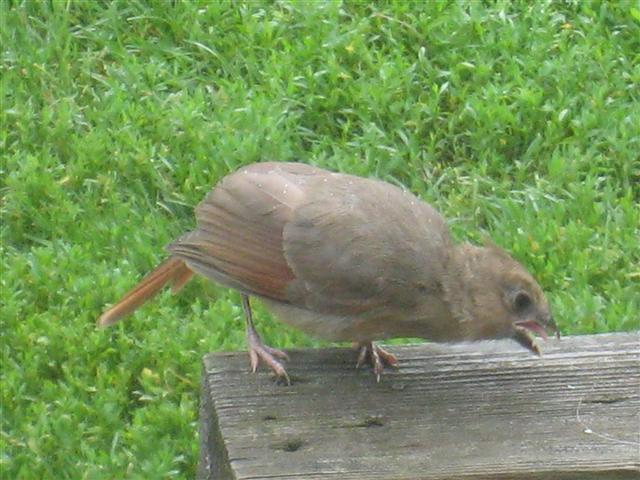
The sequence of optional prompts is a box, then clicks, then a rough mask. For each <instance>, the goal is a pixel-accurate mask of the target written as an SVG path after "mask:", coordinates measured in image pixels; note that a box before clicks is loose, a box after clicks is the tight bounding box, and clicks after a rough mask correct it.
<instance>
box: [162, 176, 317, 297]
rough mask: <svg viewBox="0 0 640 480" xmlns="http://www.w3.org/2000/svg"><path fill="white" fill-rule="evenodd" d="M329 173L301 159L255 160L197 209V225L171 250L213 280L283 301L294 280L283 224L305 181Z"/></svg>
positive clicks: (224, 182)
mask: <svg viewBox="0 0 640 480" xmlns="http://www.w3.org/2000/svg"><path fill="white" fill-rule="evenodd" d="M328 174H329V172H326V171H324V170H321V169H318V168H314V167H311V166H309V165H304V164H300V163H258V164H253V165H249V166H247V167H244V168H241V169H240V170H238V171H237V172H235V173H233V174H231V175H229V176H227V177H225V178H224V179H223V180H222V181H221V182H220V183H219V184H218V185H216V187H215V188H214V189H213V190H212V191H211V192H210V193H209V194H208V195H207V197H206V198H205V199H204V200H203V201H202V202H201V203H200V204H199V205H198V207H197V208H196V218H197V224H198V225H197V228H196V230H194V231H192V232H189V233H187V234H186V235H184V236H182V237H181V238H179V239H178V240H177V241H175V242H173V243H172V244H171V245H169V247H168V249H169V251H170V252H171V253H172V254H173V255H175V256H176V257H178V258H181V259H183V260H184V261H185V262H186V263H187V265H188V266H189V267H190V268H191V269H193V270H194V271H196V272H198V273H200V274H202V275H204V276H206V277H209V278H211V279H212V280H214V281H216V282H218V283H221V284H223V285H226V286H228V287H231V288H235V289H238V290H240V291H242V292H244V293H247V294H252V295H259V296H263V297H267V298H271V299H274V300H278V301H287V292H286V287H287V286H288V284H289V283H290V282H291V281H292V280H293V279H294V277H295V274H294V273H293V271H292V270H291V268H290V266H289V264H288V262H287V260H286V259H285V257H284V252H283V240H282V234H283V229H284V226H285V224H286V223H287V222H289V221H290V220H291V218H292V217H293V211H294V210H295V208H296V207H297V206H298V205H299V204H300V203H301V201H302V199H303V197H304V190H305V184H306V183H307V182H308V180H309V178H312V177H314V176H324V175H328Z"/></svg>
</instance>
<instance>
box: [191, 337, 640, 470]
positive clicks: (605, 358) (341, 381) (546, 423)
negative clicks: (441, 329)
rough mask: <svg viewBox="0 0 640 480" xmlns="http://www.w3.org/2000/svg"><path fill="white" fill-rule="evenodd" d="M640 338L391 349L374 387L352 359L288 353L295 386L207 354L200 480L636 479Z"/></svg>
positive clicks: (323, 352) (239, 358)
mask: <svg viewBox="0 0 640 480" xmlns="http://www.w3.org/2000/svg"><path fill="white" fill-rule="evenodd" d="M639 340H640V336H639V335H638V333H617V334H603V335H591V336H580V337H567V338H563V339H561V340H559V341H558V340H555V339H554V340H550V341H548V342H546V343H545V344H544V345H543V350H544V356H543V357H542V358H537V357H535V356H532V355H530V354H529V353H528V352H526V351H524V350H522V349H521V348H520V347H518V346H517V345H515V344H513V343H511V342H509V341H500V342H481V343H474V344H466V345H437V344H424V345H412V346H402V347H390V350H391V351H393V352H394V353H395V354H396V355H397V356H398V358H399V359H400V364H401V366H400V369H399V370H397V371H393V370H392V371H388V372H385V375H384V376H383V378H382V381H381V382H380V383H379V384H377V383H376V382H375V379H374V376H373V374H372V373H371V371H370V370H369V369H363V370H355V369H354V363H355V359H356V356H355V352H354V351H352V350H350V349H318V350H297V351H292V352H289V353H290V356H291V361H290V362H289V364H288V367H287V369H288V372H289V374H290V375H291V377H292V381H293V384H292V385H291V386H284V385H277V384H275V383H274V382H273V380H272V377H271V375H270V374H268V373H267V372H266V371H261V372H258V373H257V374H252V373H250V372H248V366H247V365H248V360H247V356H246V354H244V353H232V354H229V353H222V354H210V355H207V356H206V357H205V358H204V376H203V380H204V384H203V385H204V387H203V388H204V393H203V410H205V411H204V412H203V416H202V420H203V424H208V425H209V426H208V427H207V429H204V430H205V431H204V432H203V433H204V434H203V437H202V445H201V446H202V453H203V455H202V457H203V459H204V460H203V461H202V463H201V469H200V478H201V479H205V478H206V479H214V478H215V479H219V478H221V479H227V478H229V479H237V480H240V479H243V480H249V479H252V480H257V479H267V478H268V479H274V478H277V479H298V480H299V479H302V478H305V479H306V478H309V479H328V480H329V479H330V480H336V479H452V478H456V479H457V478H461V479H474V480H475V479H511V478H514V479H592V478H593V479H595V478H597V479H617V478H640V433H639V429H640V348H639ZM212 418H213V419H214V421H213V422H211V419H212ZM207 459H208V460H207ZM207 461H208V462H209V464H210V463H214V464H216V465H217V466H216V467H215V468H208V466H207V465H208V464H207Z"/></svg>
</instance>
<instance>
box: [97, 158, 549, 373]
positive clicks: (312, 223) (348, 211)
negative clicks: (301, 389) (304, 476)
mask: <svg viewBox="0 0 640 480" xmlns="http://www.w3.org/2000/svg"><path fill="white" fill-rule="evenodd" d="M195 217H196V220H197V226H196V227H195V229H194V230H192V231H189V232H187V233H185V234H184V235H182V236H180V237H179V238H178V239H176V240H175V241H174V242H172V243H170V244H169V245H168V247H167V250H168V253H169V256H168V258H167V259H166V260H164V261H163V262H162V263H161V264H160V265H159V266H157V267H156V268H155V269H154V270H153V271H151V273H149V274H148V275H147V276H145V277H144V278H143V279H142V280H141V281H140V283H139V284H138V285H136V286H135V287H134V288H133V289H132V290H131V291H129V292H128V293H127V294H126V295H125V296H124V297H123V298H122V299H121V300H120V301H118V302H117V303H116V304H115V305H113V306H112V307H110V308H109V309H107V310H106V311H105V312H104V313H103V314H102V315H100V317H99V318H98V320H97V324H98V326H100V327H106V326H108V325H111V324H114V323H116V322H117V321H118V320H120V319H121V318H123V317H125V316H127V315H128V314H130V313H132V312H133V311H134V310H135V309H137V308H138V307H140V306H141V305H142V304H143V303H145V302H146V301H147V300H149V299H151V298H152V297H153V296H154V295H156V294H157V293H158V292H159V291H161V290H162V288H163V287H165V286H167V285H169V286H171V289H172V292H173V293H177V292H178V291H179V290H180V289H181V288H182V287H183V286H184V285H185V284H186V283H187V282H188V281H189V280H190V279H191V278H192V277H193V276H194V274H197V275H199V276H202V277H205V278H206V279H209V280H212V281H213V282H216V283H218V284H220V285H223V286H225V287H228V288H231V289H235V290H237V291H238V292H239V293H240V298H241V303H242V309H243V314H244V318H245V333H246V341H247V347H248V352H249V360H250V368H251V370H252V371H253V372H255V371H256V370H257V368H258V366H259V364H260V363H261V362H263V363H264V364H265V365H267V366H268V367H270V368H271V370H272V371H273V372H274V374H275V376H276V378H277V379H278V380H283V381H285V382H286V383H290V377H289V375H288V373H287V371H286V369H285V362H286V361H287V360H288V359H289V358H288V356H287V354H286V353H285V352H284V351H282V350H280V349H277V348H273V347H270V346H268V345H266V344H265V343H264V342H263V341H262V339H261V337H260V335H259V334H258V332H257V330H256V328H255V325H254V320H253V315H252V309H251V303H250V301H251V299H257V300H259V301H260V302H262V304H263V305H264V306H265V307H266V309H267V311H269V312H270V313H271V314H273V315H274V316H275V317H276V318H277V319H278V320H280V321H281V322H283V323H285V324H287V325H289V326H292V327H294V328H296V329H299V330H301V331H303V332H305V333H306V334H308V335H311V336H313V337H316V338H320V339H326V340H330V341H345V342H352V343H353V344H354V345H355V346H356V347H357V351H358V353H357V361H356V366H357V367H361V366H362V365H364V364H365V363H369V364H370V365H371V366H372V370H373V372H374V374H375V376H376V379H377V381H380V376H381V374H382V373H383V371H384V369H385V367H387V366H393V367H397V366H398V360H397V358H396V356H395V355H393V354H392V353H390V352H388V351H387V350H385V349H383V348H382V347H381V346H380V345H378V343H377V342H378V341H380V340H386V339H391V338H398V337H413V338H415V337H418V338H423V339H427V340H429V341H435V342H445V343H453V342H462V341H477V340H484V339H500V338H511V339H513V340H515V341H516V342H518V343H519V344H520V345H522V346H523V347H525V348H526V349H528V350H529V351H531V352H533V353H535V354H538V355H540V348H539V346H538V343H537V342H536V339H535V335H536V334H537V335H539V336H541V337H543V338H545V339H546V338H547V331H548V330H550V329H551V330H553V331H554V332H555V333H556V335H557V336H558V337H559V331H558V328H557V326H556V323H555V321H554V319H553V316H552V314H551V312H550V307H549V303H548V301H547V299H546V297H545V295H544V293H543V291H542V289H541V287H540V285H539V284H538V282H537V281H536V280H535V279H534V277H533V276H532V275H531V274H530V273H529V272H528V271H527V270H526V269H525V268H524V267H523V266H522V265H521V264H520V263H519V262H517V261H516V260H514V259H513V258H512V257H511V256H510V255H509V254H508V253H507V252H506V251H505V250H503V249H502V248H500V247H498V246H497V245H495V244H494V243H492V242H491V241H486V242H485V243H484V245H482V246H477V245H473V244H471V243H456V242H454V240H453V239H452V236H451V234H450V232H449V229H448V226H447V222H446V220H445V219H444V218H443V216H442V215H441V214H440V213H438V211H437V210H436V209H435V208H433V207H432V206H431V205H429V204H428V203H426V202H424V201H423V200H421V199H420V198H419V197H417V196H416V195H414V194H412V193H411V192H410V191H408V190H407V189H405V188H401V187H398V186H396V185H393V184H390V183H388V182H385V181H382V180H379V179H375V178H363V177H359V176H354V175H349V174H345V173H337V172H332V171H328V170H324V169H322V168H319V167H315V166H311V165H308V164H305V163H297V162H259V163H254V164H250V165H247V166H244V167H241V168H239V169H238V170H236V171H234V172H233V173H230V174H229V175H227V176H225V177H224V178H222V180H221V181H220V182H218V184H217V185H216V186H215V187H214V188H213V189H212V190H211V191H210V192H209V193H208V194H207V195H206V197H205V198H204V200H202V201H201V202H200V203H199V204H198V205H197V207H196V208H195Z"/></svg>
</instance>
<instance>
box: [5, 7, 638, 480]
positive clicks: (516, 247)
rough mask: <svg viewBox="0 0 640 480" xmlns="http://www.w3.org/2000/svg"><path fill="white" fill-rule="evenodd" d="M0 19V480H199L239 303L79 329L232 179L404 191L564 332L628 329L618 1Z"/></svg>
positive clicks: (269, 336)
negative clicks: (212, 359) (515, 276)
mask: <svg viewBox="0 0 640 480" xmlns="http://www.w3.org/2000/svg"><path fill="white" fill-rule="evenodd" d="M0 27H1V28H0V30H1V32H0V35H1V44H2V62H1V64H0V69H1V70H0V72H1V73H0V83H1V85H2V97H1V98H2V109H1V115H2V117H1V119H2V128H1V136H0V151H1V157H2V165H1V170H2V179H1V186H0V188H1V195H2V200H1V203H0V209H1V215H2V218H1V219H2V224H1V235H2V237H1V238H2V241H1V246H0V248H1V249H2V275H1V280H0V281H1V284H0V285H1V286H2V290H1V292H0V299H1V300H0V305H1V309H2V311H1V314H0V325H1V331H0V335H1V337H2V343H1V348H2V369H1V373H0V376H1V377H0V378H1V382H2V385H1V393H0V395H1V397H0V398H1V417H2V418H1V422H2V435H1V438H0V442H1V445H2V452H1V457H0V476H2V478H7V479H9V478H12V479H13V478H16V479H32V478H33V479H61V478H70V479H76V478H87V479H112V478H141V479H142V478H145V479H156V478H193V476H194V474H195V469H196V463H197V453H198V452H197V415H198V394H199V392H198V389H199V381H200V377H199V375H200V359H201V357H202V355H203V354H205V353H206V352H209V351H213V350H238V349H243V347H244V333H243V328H242V313H241V309H240V306H239V304H238V296H237V294H235V293H233V292H229V291H227V290H225V289H223V288H220V287H216V286H215V285H213V284H211V283H208V282H206V281H203V280H197V281H193V282H191V283H190V284H189V285H188V286H187V287H186V288H185V290H184V291H183V293H182V294H181V295H179V296H176V297H172V296H171V295H170V293H169V292H165V293H163V294H161V295H159V296H158V297H157V298H156V300H155V301H154V302H152V303H151V304H149V305H147V306H145V307H143V308H141V309H140V310H139V311H138V312H137V313H136V314H135V315H134V316H133V317H132V318H129V319H128V321H126V322H123V323H122V324H120V325H118V326H117V327H115V328H113V329H110V330H107V331H98V330H96V329H95V326H94V321H95V319H96V317H97V316H98V315H99V314H100V312H101V311H102V309H103V307H104V306H105V305H107V304H110V303H111V302H113V301H115V300H116V299H117V298H118V297H119V296H120V295H122V294H123V293H124V292H125V291H126V290H127V289H128V288H129V287H131V286H132V285H133V284H134V283H135V282H136V280H137V279H139V278H140V277H141V276H142V275H143V274H144V273H145V272H147V271H148V270H149V269H150V268H152V267H153V266H154V265H155V264H156V263H158V262H159V261H160V260H161V259H163V258H164V257H165V253H164V250H163V247H164V245H166V244H167V243H168V242H170V241H171V240H172V239H173V238H175V237H176V236H178V235H179V234H181V233H182V232H184V231H186V230H187V229H189V228H190V227H192V226H193V224H194V219H193V215H192V208H193V206H194V205H196V204H197V203H198V201H199V200H201V199H202V197H203V196H204V195H205V193H206V192H207V191H208V190H209V189H210V188H211V186H212V185H214V184H215V183H216V182H217V181H218V180H219V179H220V178H221V177H222V176H224V175H225V174H226V173H228V172H230V171H232V170H234V169H235V168H237V167H238V166H240V165H243V164H247V163H251V162H256V161H260V160H288V161H294V160H298V161H303V162H308V163H312V164H315V165H319V166H323V167H327V168H331V169H334V170H339V171H344V172H349V173H355V174H359V175H364V176H375V177H378V178H382V179H385V180H388V181H391V182H394V183H401V184H403V185H406V186H407V187H408V188H409V189H411V190H412V191H413V192H415V193H416V194H418V195H420V196H421V197H422V198H424V199H425V200H426V201H428V202H430V203H432V204H433V205H435V206H436V207H437V208H438V209H439V210H440V211H441V212H442V213H443V214H445V216H446V217H447V218H448V219H450V224H451V228H452V230H453V232H454V235H455V236H456V238H458V239H460V240H470V241H475V242H477V241H480V240H481V238H482V236H483V235H488V236H490V237H491V238H492V239H493V240H494V241H495V242H496V243H498V244H499V245H501V246H503V247H505V248H506V249H508V250H509V251H511V252H512V253H513V255H514V256H515V257H516V258H517V259H519V260H520V261H521V262H522V263H524V264H525V265H526V266H527V267H528V268H529V269H530V270H531V271H532V272H533V273H534V275H535V276H536V277H537V278H538V279H539V281H540V283H541V284H542V286H543V288H544V289H545V291H546V292H547V293H548V296H549V298H550V301H551V304H552V306H553V311H554V313H555V317H556V319H557V320H558V323H559V326H560V328H561V330H562V332H563V334H583V333H593V332H608V331H619V330H633V329H638V328H639V325H638V322H639V317H638V311H639V309H640V289H639V288H638V283H639V282H640V266H639V265H640V247H639V246H638V238H640V231H639V230H640V208H638V203H639V202H640V194H639V191H640V189H639V188H638V182H640V161H639V157H638V155H639V154H638V152H640V127H639V125H640V101H639V100H640V99H639V97H640V87H639V85H640V53H639V52H640V10H639V8H638V4H637V2H624V1H620V2H611V3H608V2H596V1H586V2H549V1H545V2H533V3H532V2H525V1H522V2H515V3H512V2H507V1H498V2H487V3H486V4H483V3H475V2H474V3H470V4H468V3H458V2H432V3H426V2H417V3H409V2H397V3H388V2H376V3H375V4H373V3H371V4H370V2H355V1H353V2H346V1H344V2H340V1H327V2H304V3H302V2H286V1H273V2H264V1H255V2H250V3H242V2H179V1H176V2H169V1H155V2H146V1H114V2H99V1H97V0H96V1H83V2H80V1H57V0H51V1H27V2H22V1H10V0H2V1H1V2H0ZM257 316H258V320H257V322H258V326H259V330H260V331H261V332H262V334H263V337H264V338H265V340H266V341H267V342H268V343H270V344H272V345H274V346H280V347H291V346H317V345H321V343H319V342H317V341H315V340H313V339H310V338H308V337H306V336H304V335H302V334H300V333H298V332H295V331H293V330H291V329H287V328H284V327H282V326H280V325H279V324H277V323H276V322H275V321H273V320H272V319H271V318H269V317H268V316H267V315H266V314H265V313H264V311H262V310H260V309H259V310H258V312H257ZM261 374H265V373H261Z"/></svg>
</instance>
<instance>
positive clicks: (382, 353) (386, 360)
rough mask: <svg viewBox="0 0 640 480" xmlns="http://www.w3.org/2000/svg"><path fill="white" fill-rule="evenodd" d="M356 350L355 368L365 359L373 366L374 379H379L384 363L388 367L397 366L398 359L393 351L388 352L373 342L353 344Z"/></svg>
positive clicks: (362, 363)
mask: <svg viewBox="0 0 640 480" xmlns="http://www.w3.org/2000/svg"><path fill="white" fill-rule="evenodd" d="M355 346H356V348H357V349H358V350H359V352H358V361H357V363H356V368H360V367H361V366H362V365H364V362H366V361H367V360H368V361H369V363H370V364H371V366H372V367H373V373H375V375H376V381H378V382H379V381H380V375H382V372H383V371H384V367H385V365H388V366H390V367H397V366H398V359H397V358H396V356H395V355H394V354H393V353H389V352H387V351H386V350H384V349H383V348H382V347H379V346H378V345H376V344H375V343H373V342H360V343H357V344H355Z"/></svg>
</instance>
